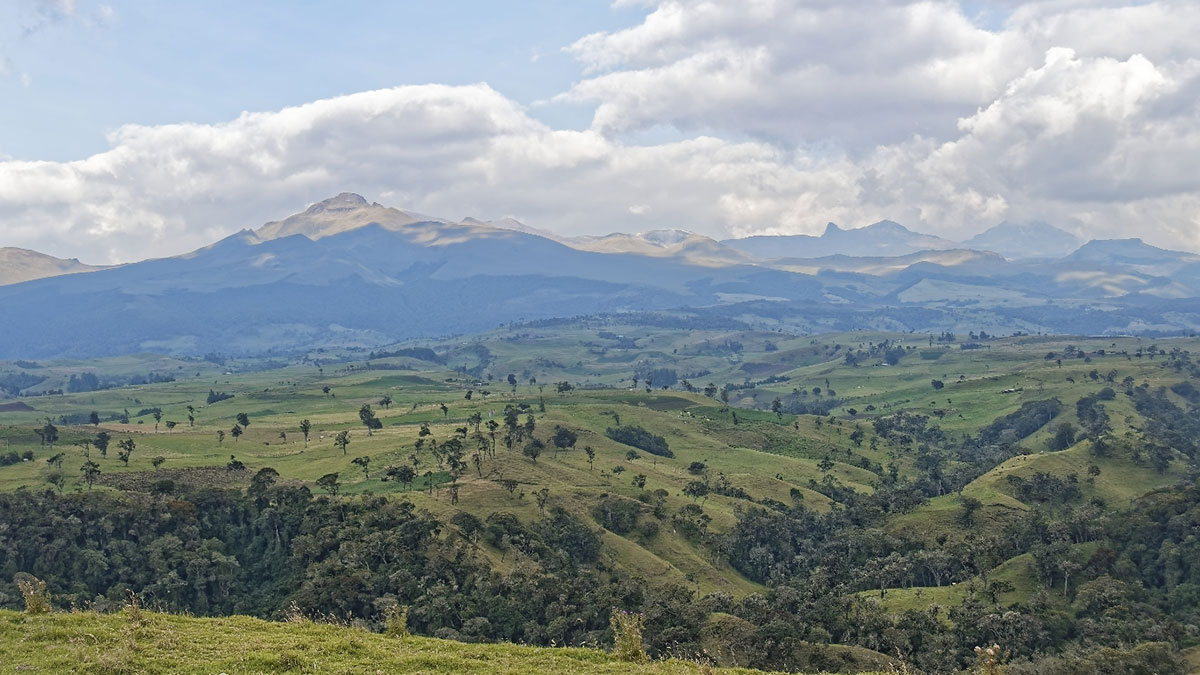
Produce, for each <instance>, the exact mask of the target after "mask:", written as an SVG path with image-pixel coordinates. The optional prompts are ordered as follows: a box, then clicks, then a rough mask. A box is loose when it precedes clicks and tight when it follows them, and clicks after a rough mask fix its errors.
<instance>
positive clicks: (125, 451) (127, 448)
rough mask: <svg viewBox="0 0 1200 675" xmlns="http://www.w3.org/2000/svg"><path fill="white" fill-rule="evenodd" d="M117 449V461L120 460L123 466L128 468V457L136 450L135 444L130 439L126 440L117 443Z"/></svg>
mask: <svg viewBox="0 0 1200 675" xmlns="http://www.w3.org/2000/svg"><path fill="white" fill-rule="evenodd" d="M117 447H118V448H120V450H118V451H117V459H119V460H121V461H122V462H123V463H124V464H125V466H129V456H130V455H132V454H133V451H134V450H136V449H137V443H135V442H134V441H133V439H132V438H126V439H125V440H123V441H121V442H119V443H117Z"/></svg>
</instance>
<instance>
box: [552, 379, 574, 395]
mask: <svg viewBox="0 0 1200 675" xmlns="http://www.w3.org/2000/svg"><path fill="white" fill-rule="evenodd" d="M574 388H575V386H574V385H572V384H571V383H570V382H567V381H566V380H563V381H562V382H555V383H554V389H555V391H557V392H558V393H560V394H566V393H568V392H570V391H571V390H572V389H574Z"/></svg>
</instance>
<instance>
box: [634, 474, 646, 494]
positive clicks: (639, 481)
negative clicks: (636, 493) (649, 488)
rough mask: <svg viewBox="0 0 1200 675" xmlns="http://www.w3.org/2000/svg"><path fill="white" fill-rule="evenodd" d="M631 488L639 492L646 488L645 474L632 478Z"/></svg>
mask: <svg viewBox="0 0 1200 675" xmlns="http://www.w3.org/2000/svg"><path fill="white" fill-rule="evenodd" d="M633 486H634V487H635V488H637V489H639V490H643V489H645V488H646V474H644V473H639V474H638V475H636V476H634V477H633Z"/></svg>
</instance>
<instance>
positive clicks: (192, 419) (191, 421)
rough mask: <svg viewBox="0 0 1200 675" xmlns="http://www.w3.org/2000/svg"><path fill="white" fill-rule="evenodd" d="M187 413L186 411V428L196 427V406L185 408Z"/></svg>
mask: <svg viewBox="0 0 1200 675" xmlns="http://www.w3.org/2000/svg"><path fill="white" fill-rule="evenodd" d="M187 411H188V426H189V427H194V426H196V406H194V405H189V406H188V407H187Z"/></svg>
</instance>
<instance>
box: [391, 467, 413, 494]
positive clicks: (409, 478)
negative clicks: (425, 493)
mask: <svg viewBox="0 0 1200 675" xmlns="http://www.w3.org/2000/svg"><path fill="white" fill-rule="evenodd" d="M387 473H388V476H389V477H390V478H392V479H393V480H398V481H400V482H401V483H402V484H403V485H404V489H406V490H411V489H412V484H413V481H414V480H416V479H417V470H416V469H414V468H413V467H411V466H409V465H407V464H401V465H400V466H397V467H392V468H390V469H388V472H387Z"/></svg>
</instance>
